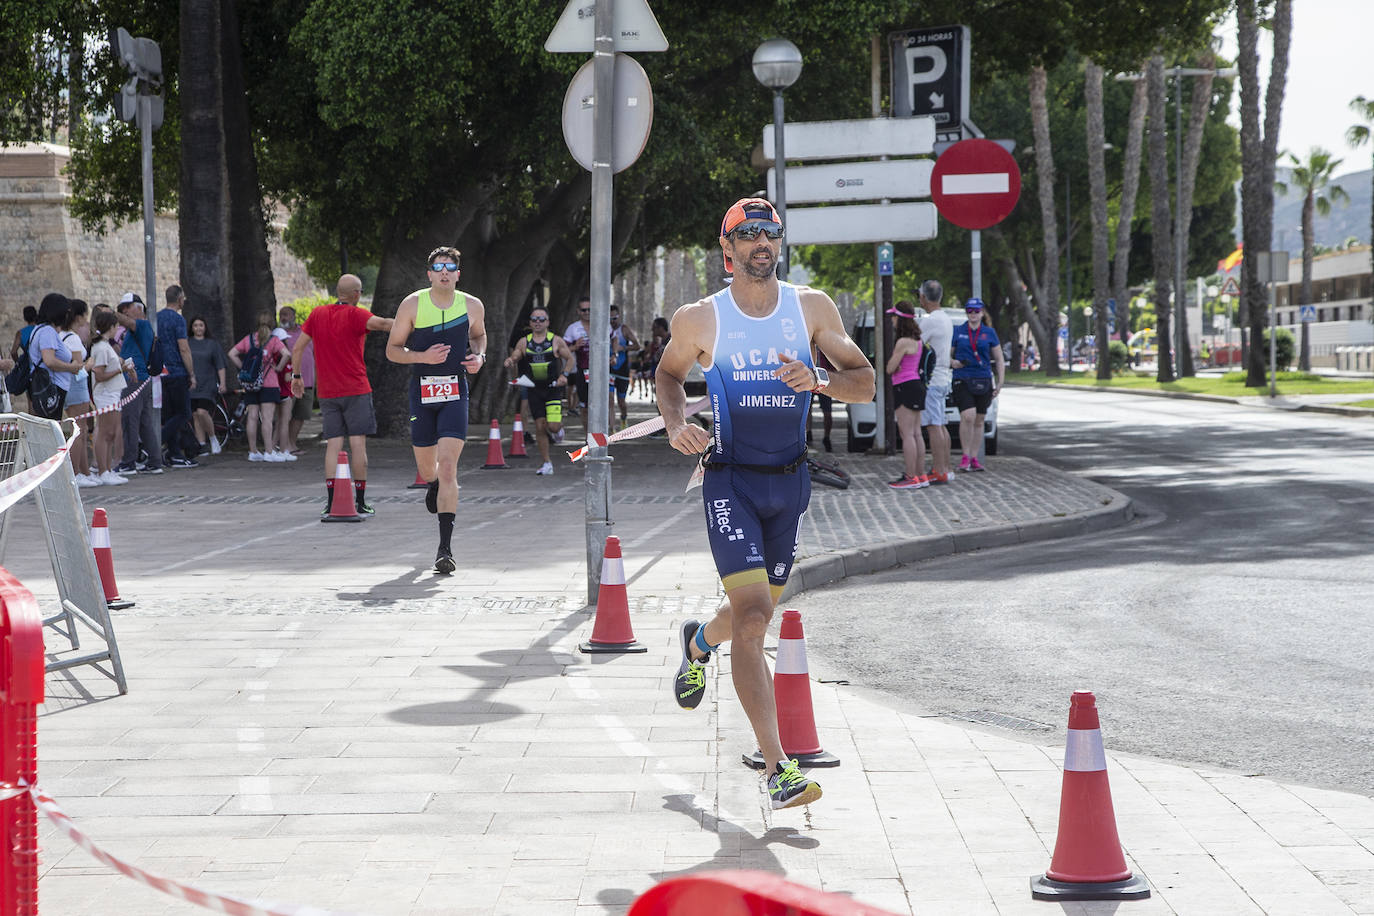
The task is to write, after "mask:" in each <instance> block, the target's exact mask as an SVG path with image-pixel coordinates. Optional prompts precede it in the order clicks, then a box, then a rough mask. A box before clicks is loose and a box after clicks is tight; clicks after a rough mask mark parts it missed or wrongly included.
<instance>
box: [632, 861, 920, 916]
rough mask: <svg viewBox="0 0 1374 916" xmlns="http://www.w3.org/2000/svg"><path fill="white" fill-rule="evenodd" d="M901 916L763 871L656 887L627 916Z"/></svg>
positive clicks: (711, 874)
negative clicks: (708, 915)
mask: <svg viewBox="0 0 1374 916" xmlns="http://www.w3.org/2000/svg"><path fill="white" fill-rule="evenodd" d="M702 913H710V914H711V916H896V914H895V913H893V912H892V911H891V910H883V909H879V908H878V907H876V906H869V905H868V904H866V903H859V902H858V901H856V900H855V899H854V898H852V897H846V896H844V895H843V894H827V893H826V892H825V891H818V890H815V889H814V888H810V887H805V886H803V885H801V884H794V883H792V882H791V881H788V880H786V879H785V878H781V877H779V876H777V875H774V874H769V873H768V872H763V871H705V872H697V873H695V874H690V875H683V876H682V877H680V878H670V879H668V880H667V881H663V882H661V883H659V884H655V885H654V886H653V887H651V888H649V889H648V890H647V891H645V892H644V893H643V894H640V895H639V898H638V899H637V900H635V902H634V903H633V904H632V905H631V906H630V911H629V913H628V914H627V916H701V914H702Z"/></svg>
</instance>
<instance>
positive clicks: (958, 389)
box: [954, 378, 992, 414]
mask: <svg viewBox="0 0 1374 916" xmlns="http://www.w3.org/2000/svg"><path fill="white" fill-rule="evenodd" d="M974 381H976V379H975V380H974ZM986 381H987V383H988V390H987V393H986V394H974V393H973V392H972V391H970V390H969V387H968V385H967V384H966V380H965V379H961V378H957V379H955V380H954V406H955V407H956V408H957V409H958V411H959V412H960V413H963V412H964V411H966V410H969V409H972V410H973V411H974V412H975V413H979V414H985V413H987V412H988V407H989V405H991V404H992V379H990V378H989V379H986Z"/></svg>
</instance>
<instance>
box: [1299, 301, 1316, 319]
mask: <svg viewBox="0 0 1374 916" xmlns="http://www.w3.org/2000/svg"><path fill="white" fill-rule="evenodd" d="M1298 315H1299V316H1300V318H1301V320H1302V321H1316V320H1317V307H1316V306H1315V305H1304V306H1302V307H1301V308H1300V309H1298Z"/></svg>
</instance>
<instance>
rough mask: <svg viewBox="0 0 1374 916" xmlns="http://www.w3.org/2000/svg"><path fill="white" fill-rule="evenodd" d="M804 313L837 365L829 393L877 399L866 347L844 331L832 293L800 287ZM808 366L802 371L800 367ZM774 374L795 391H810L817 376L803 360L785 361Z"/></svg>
mask: <svg viewBox="0 0 1374 916" xmlns="http://www.w3.org/2000/svg"><path fill="white" fill-rule="evenodd" d="M797 292H798V295H799V296H800V299H801V307H802V314H803V315H805V316H806V326H807V327H808V328H810V329H811V343H812V344H813V345H815V346H816V347H818V348H819V349H820V351H821V352H822V353H824V354H825V358H826V359H828V360H829V361H830V365H831V366H833V367H834V368H833V369H831V370H830V385H829V387H827V388H826V389H825V393H826V394H827V395H829V396H830V397H832V398H834V399H835V400H837V401H843V402H845V403H847V404H861V403H863V402H865V401H871V400H873V391H874V380H875V374H874V372H873V366H872V365H871V364H870V363H869V361H868V358H867V357H866V356H864V354H863V351H862V350H860V349H859V347H858V345H857V344H855V343H854V341H853V340H852V339H851V338H850V336H849V335H848V334H846V333H845V331H844V322H843V321H842V320H841V319H840V311H839V309H837V308H835V303H834V302H832V301H831V299H830V297H829V296H827V295H826V294H825V293H823V292H821V291H820V290H818V289H810V288H807V287H803V288H801V289H799V290H798V291H797ZM798 366H800V367H801V368H802V369H804V370H805V373H804V374H799V373H798V372H797V369H796V367H798ZM774 374H775V375H777V376H778V377H779V378H781V379H782V380H783V381H784V382H786V383H787V385H788V387H790V388H791V389H792V390H793V391H807V390H810V389H811V388H812V387H813V384H814V381H815V377H814V374H813V373H812V371H811V370H810V369H808V368H807V367H806V366H805V365H803V364H802V363H800V362H793V363H784V364H783V365H782V367H780V368H779V369H777V370H775V371H774Z"/></svg>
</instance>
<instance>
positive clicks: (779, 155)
mask: <svg viewBox="0 0 1374 916" xmlns="http://www.w3.org/2000/svg"><path fill="white" fill-rule="evenodd" d="M801 71H802V56H801V51H799V50H797V46H796V45H794V44H792V42H790V41H788V40H787V39H786V38H770V39H768V40H767V41H765V42H764V43H763V44H761V45H759V46H758V48H756V49H755V50H754V78H755V79H757V80H758V81H759V82H760V83H762V84H763V85H765V86H767V87H768V88H769V89H772V90H773V147H774V150H775V154H774V157H773V166H774V168H776V169H777V179H778V181H777V186H778V193H777V200H775V201H773V206H774V207H776V208H777V211H778V218H779V219H781V220H782V224H783V225H784V226H786V225H787V180H786V177H785V174H784V173H785V172H786V170H787V157H786V156H785V155H784V154H783V127H782V125H783V120H782V91H783V90H784V89H786V88H787V87H788V86H790V85H792V84H793V83H795V82H796V81H797V77H799V76H801ZM788 267H789V264H788V260H787V236H786V235H784V236H783V238H782V249H781V251H779V253H778V269H779V271H781V277H782V279H783V280H786V279H787V272H788Z"/></svg>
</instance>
